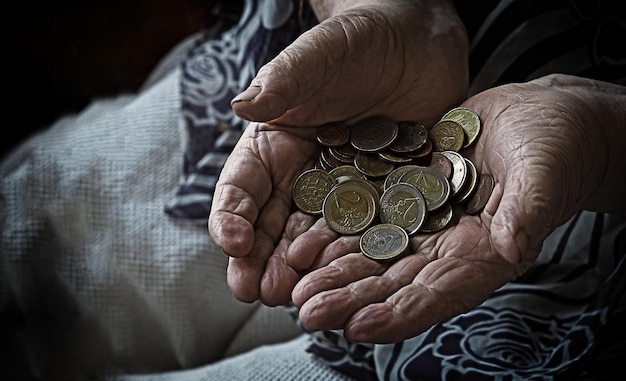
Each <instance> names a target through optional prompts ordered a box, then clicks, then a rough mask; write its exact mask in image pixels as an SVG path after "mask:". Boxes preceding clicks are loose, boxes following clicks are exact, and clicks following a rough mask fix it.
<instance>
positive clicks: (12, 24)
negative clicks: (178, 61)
mask: <svg viewBox="0 0 626 381" xmlns="http://www.w3.org/2000/svg"><path fill="white" fill-rule="evenodd" d="M219 8H220V4H219V2H218V1H211V0H130V1H129V0H126V1H121V0H65V1H57V2H50V1H40V0H37V1H34V2H16V3H14V5H13V6H12V7H9V8H8V10H6V11H5V12H3V14H4V18H5V21H4V23H3V29H5V28H6V30H5V33H4V36H8V46H7V49H6V50H5V52H4V55H3V56H4V57H5V58H4V61H5V64H6V65H8V69H9V70H8V71H6V72H5V73H6V76H5V80H4V81H3V82H4V84H5V86H4V89H5V91H4V92H5V94H4V95H5V96H4V99H7V101H5V102H8V104H6V108H5V110H6V113H7V114H5V117H6V119H5V120H8V121H10V122H9V123H8V124H5V125H4V126H3V130H4V131H3V138H2V139H1V144H0V153H1V154H2V155H4V154H6V152H7V151H8V150H9V149H11V148H13V147H15V145H17V144H18V143H19V142H20V141H22V140H24V139H25V138H26V137H28V136H30V135H31V134H32V133H34V132H36V131H39V130H41V129H43V128H45V127H46V126H49V125H50V124H51V123H53V122H54V121H55V120H57V119H58V118H59V117H60V116H62V115H64V114H66V113H75V112H78V111H80V110H81V109H83V108H84V107H85V106H86V105H87V104H88V103H89V102H90V101H91V100H92V99H93V98H97V97H100V96H108V95H115V94H120V93H124V92H129V91H135V90H137V88H138V87H139V86H140V85H141V84H142V82H143V81H144V80H145V79H146V78H147V76H148V75H149V73H150V71H151V70H152V69H153V68H154V67H155V65H156V64H157V63H158V62H159V60H160V59H161V58H162V57H163V56H164V55H165V54H166V53H167V52H168V51H169V50H170V49H171V48H172V47H174V46H175V45H176V44H177V43H178V42H180V41H182V40H183V39H184V38H185V37H187V36H189V35H191V34H193V33H195V32H197V31H199V30H201V29H202V28H204V27H206V26H207V23H208V22H209V21H210V18H211V17H212V15H213V14H214V13H215V12H217V11H218V9H219ZM5 38H6V37H5ZM5 41H6V40H5Z"/></svg>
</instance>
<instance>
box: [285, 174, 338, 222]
mask: <svg viewBox="0 0 626 381" xmlns="http://www.w3.org/2000/svg"><path fill="white" fill-rule="evenodd" d="M334 185H335V179H334V178H333V177H332V176H331V175H330V174H329V173H328V172H326V171H324V170H321V169H316V168H313V169H309V170H307V171H304V172H303V173H302V174H300V176H298V178H297V179H296V181H295V182H294V185H293V188H292V197H293V201H294V203H295V204H296V206H297V207H298V209H300V210H301V211H303V212H304V213H308V214H312V215H319V214H322V207H323V204H324V199H325V198H326V195H328V192H330V190H331V189H332V187H333V186H334Z"/></svg>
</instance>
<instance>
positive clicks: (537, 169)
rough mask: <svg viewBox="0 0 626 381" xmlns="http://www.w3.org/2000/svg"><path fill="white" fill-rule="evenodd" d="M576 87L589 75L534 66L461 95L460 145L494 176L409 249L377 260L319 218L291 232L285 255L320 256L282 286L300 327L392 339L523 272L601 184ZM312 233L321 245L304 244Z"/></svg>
mask: <svg viewBox="0 0 626 381" xmlns="http://www.w3.org/2000/svg"><path fill="white" fill-rule="evenodd" d="M587 86H589V87H593V84H590V82H585V81H582V84H581V83H579V81H578V80H577V79H574V78H571V77H545V78H542V79H540V80H537V81H534V82H530V83H527V84H515V85H507V86H502V87H499V88H495V89H492V90H489V91H486V92H484V93H481V94H478V95H476V96H474V97H472V98H471V99H469V100H467V101H466V102H465V103H464V104H463V105H464V106H466V107H469V108H471V109H473V110H475V111H477V112H478V114H479V115H480V116H481V119H482V122H483V131H482V135H481V136H480V138H479V140H478V141H477V142H476V143H475V145H474V146H473V147H472V148H471V150H469V151H468V152H464V154H465V155H466V156H468V157H469V158H470V159H471V160H472V161H473V162H474V163H475V164H476V166H477V168H478V169H479V171H480V172H482V173H490V174H492V175H493V176H494V178H495V181H496V186H495V189H494V192H493V194H492V196H491V198H490V200H489V202H488V204H487V206H486V207H485V209H484V211H483V212H482V213H481V214H480V215H477V216H470V215H467V214H464V213H463V212H461V211H460V210H457V211H456V212H458V213H457V216H459V217H458V219H457V220H456V221H455V222H454V224H453V225H452V226H450V227H449V228H447V229H445V230H443V231H440V232H437V233H434V234H423V233H420V234H417V235H415V236H414V237H413V238H412V239H411V248H412V254H411V255H408V256H406V257H404V258H402V259H400V260H398V261H397V262H395V263H393V264H391V265H385V264H381V263H377V262H375V261H372V260H369V259H367V258H366V257H364V256H363V255H362V254H361V253H359V250H358V246H356V247H352V248H350V249H347V250H346V247H345V245H343V244H340V245H336V244H335V243H334V242H333V243H331V242H330V239H329V238H328V234H327V232H325V231H324V229H323V228H320V229H317V230H311V231H309V232H306V233H304V234H301V235H299V236H298V237H297V238H296V239H295V240H294V241H293V243H292V245H291V247H289V248H287V249H286V251H287V252H288V255H285V258H287V259H288V261H287V262H288V263H290V264H291V266H292V267H293V268H298V267H299V266H300V264H301V263H307V264H311V265H313V266H314V267H315V266H317V267H319V268H318V269H317V270H314V271H312V272H310V273H308V274H307V275H306V276H304V277H303V278H302V280H301V281H300V282H299V283H298V284H297V286H296V287H295V289H294V291H293V300H294V303H295V304H296V305H298V306H300V307H301V309H300V319H301V321H302V323H303V324H304V326H305V327H306V328H309V329H313V330H318V329H319V330H324V329H344V334H345V336H346V337H347V338H348V339H349V340H352V341H356V342H378V343H385V342H397V341H400V340H402V339H405V338H409V337H412V336H415V335H417V334H419V333H421V332H423V331H425V330H426V329H428V328H429V327H430V326H432V325H433V324H435V323H438V322H442V321H445V320H447V319H449V318H451V317H453V316H455V315H457V314H460V313H463V312H466V311H468V310H469V309H471V308H473V307H475V306H477V305H478V304H480V303H481V302H482V301H484V300H485V299H486V298H488V297H489V295H490V294H491V293H492V292H493V291H494V290H496V289H497V288H498V287H500V286H502V285H504V284H505V283H506V282H508V281H510V280H513V279H515V278H516V277H517V276H519V275H520V274H522V273H524V272H525V271H526V270H527V269H528V268H529V267H530V266H531V265H532V264H533V262H534V261H535V259H536V257H537V255H538V253H539V251H540V250H541V247H542V243H543V241H544V239H545V238H546V237H547V236H548V234H550V233H551V232H552V231H553V230H554V229H555V228H556V227H557V226H559V225H561V224H562V223H564V222H565V221H566V220H567V219H569V218H570V217H571V216H573V215H574V214H575V213H576V212H577V211H578V210H579V209H580V208H582V207H584V206H585V205H586V204H593V201H592V200H591V198H593V197H591V195H593V194H595V193H596V192H599V191H600V188H601V187H602V185H601V184H602V183H603V181H604V180H603V178H602V176H603V175H605V172H604V171H603V170H602V169H603V168H608V164H607V160H608V158H607V156H608V153H607V151H608V150H607V147H609V146H610V145H609V144H608V142H607V141H606V137H605V135H603V134H602V133H601V132H599V131H597V130H594V128H593V127H594V126H597V125H598V123H597V122H599V120H598V119H597V118H598V115H597V114H598V113H593V112H591V110H590V109H589V108H588V107H589V105H590V103H592V102H593V101H591V99H594V98H591V97H589V98H588V100H586V99H585V97H584V96H581V95H580V94H581V93H582V91H580V88H586V87H587ZM579 87H580V88H579ZM623 91H624V90H623V89H622V92H623ZM623 98H624V94H623V93H622V99H623ZM622 136H624V135H622ZM620 160H621V163H622V164H621V168H622V169H623V168H624V164H623V163H624V160H623V159H620ZM598 172H600V173H598ZM622 173H623V172H622ZM613 181H615V180H613ZM619 181H621V182H622V185H623V180H619ZM623 190H624V189H622V191H623ZM623 204H624V203H623V202H622V208H623ZM326 230H327V228H326ZM318 232H321V233H318ZM320 241H322V242H326V243H329V246H327V247H326V248H324V249H323V250H319V251H318V252H314V250H315V248H316V247H319V242H320ZM305 248H308V249H305ZM329 262H330V264H328V265H327V266H324V265H325V264H326V263H329Z"/></svg>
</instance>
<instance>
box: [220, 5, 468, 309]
mask: <svg viewBox="0 0 626 381" xmlns="http://www.w3.org/2000/svg"><path fill="white" fill-rule="evenodd" d="M344 3H348V2H344ZM353 3H360V4H359V6H360V7H352V8H350V9H347V10H345V11H342V12H340V13H339V14H338V15H336V16H333V17H330V18H327V19H325V20H324V21H323V22H321V23H320V24H319V25H317V26H316V27H314V28H312V29H311V30H310V31H308V32H306V33H304V34H303V35H302V36H300V38H298V39H297V40H296V41H295V42H294V43H293V44H292V45H290V46H289V47H288V48H287V49H285V50H284V51H283V52H282V53H281V54H280V55H279V56H277V57H276V58H275V59H274V60H272V61H271V62H270V63H268V64H267V65H266V66H264V67H262V68H261V69H260V70H259V73H258V75H257V76H256V78H255V79H254V80H253V81H252V84H251V86H250V88H249V90H248V91H244V93H242V94H240V95H239V96H237V97H235V99H234V100H233V102H232V105H233V110H234V112H235V113H236V114H237V115H239V116H241V117H243V118H245V119H248V120H257V121H259V120H260V121H271V126H270V125H269V124H265V123H252V124H251V125H250V126H248V128H247V129H246V132H245V133H244V136H243V137H242V138H241V140H240V141H239V143H238V144H237V146H236V147H235V149H234V151H233V153H232V155H231V156H230V157H229V159H228V161H227V163H226V164H225V167H224V170H223V171H222V174H221V176H220V179H219V182H218V184H217V186H216V191H215V194H214V202H213V206H212V212H211V215H210V220H209V232H210V234H211V236H212V237H213V239H214V241H215V242H216V243H217V244H218V245H219V246H220V247H222V249H223V250H224V252H225V253H226V254H228V255H230V256H231V257H232V258H231V260H230V264H229V267H228V282H229V285H230V287H231V289H232V290H233V293H234V294H235V296H236V297H237V298H239V299H241V300H243V301H254V300H257V299H261V300H262V301H263V302H265V303H267V304H271V305H275V304H282V303H285V302H286V301H288V300H289V299H290V296H289V293H290V287H287V286H283V283H284V284H287V285H289V284H292V283H293V282H294V281H295V279H297V278H298V277H299V275H298V274H296V273H294V272H293V270H292V269H291V268H289V267H288V266H287V267H286V266H284V263H283V261H282V260H281V259H280V258H279V257H276V256H272V253H273V252H274V249H275V246H276V244H277V243H278V242H279V240H280V239H281V235H282V233H283V230H284V228H285V224H286V221H287V218H288V217H289V215H290V214H291V212H292V210H293V209H292V203H291V187H292V184H293V182H294V180H295V178H296V177H297V176H298V175H299V174H300V173H301V172H302V171H304V170H305V169H308V168H311V167H313V165H314V163H315V161H316V160H317V157H318V155H319V145H318V143H316V142H315V135H316V131H317V127H318V126H319V125H321V124H323V123H326V122H332V121H345V122H346V123H350V122H351V121H356V120H359V119H363V118H365V117H367V116H370V115H375V114H384V115H387V116H389V117H391V118H394V119H397V120H416V121H420V122H422V123H425V124H426V125H432V124H433V123H434V122H435V121H436V120H438V119H439V118H440V116H441V115H442V114H443V113H444V112H445V111H447V110H448V109H450V108H451V107H453V106H454V105H456V104H458V103H459V102H461V101H462V100H463V99H464V98H465V97H466V94H467V88H468V71H467V50H468V42H467V35H466V33H465V28H464V26H463V25H462V23H461V21H460V20H459V18H458V17H457V15H456V13H455V11H454V8H453V7H452V6H451V4H450V3H449V2H447V1H441V2H432V3H433V4H429V5H423V4H422V2H420V1H412V0H411V1H406V0H394V1H388V2H367V1H354V2H353ZM369 3H371V4H369ZM418 19H420V20H422V21H421V22H419V23H416V22H415V20H418ZM440 25H442V26H440ZM373 52H376V54H373ZM379 52H381V53H379ZM433 78H438V80H433ZM259 90H261V91H260V93H259ZM250 92H252V93H253V94H254V97H251V93H250ZM287 126H296V127H297V128H295V127H294V128H289V127H287ZM300 217H301V221H300V220H298V217H293V221H292V222H290V224H297V225H298V229H299V230H297V231H294V232H293V237H295V236H296V235H297V234H298V233H299V232H304V231H306V230H307V229H308V228H309V226H310V225H311V224H313V223H314V220H313V219H311V218H310V217H308V218H307V217H306V216H300ZM289 230H290V231H291V230H293V229H289ZM281 245H285V243H281ZM263 273H265V274H266V275H265V276H264V277H263V278H262V277H261V274H263ZM269 274H274V275H269ZM279 275H280V276H279ZM279 279H280V280H279ZM278 289H284V290H285V291H284V292H282V293H277V292H276V290H278Z"/></svg>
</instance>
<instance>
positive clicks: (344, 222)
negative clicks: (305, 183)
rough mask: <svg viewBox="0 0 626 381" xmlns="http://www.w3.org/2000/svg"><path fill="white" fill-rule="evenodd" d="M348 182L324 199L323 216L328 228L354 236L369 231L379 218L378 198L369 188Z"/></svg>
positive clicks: (342, 183)
mask: <svg viewBox="0 0 626 381" xmlns="http://www.w3.org/2000/svg"><path fill="white" fill-rule="evenodd" d="M353 182H358V180H348V181H344V182H341V183H339V184H337V185H335V186H334V187H333V188H332V189H331V190H330V192H329V193H328V196H326V198H325V199H324V204H323V207H322V214H323V216H324V218H325V219H326V223H327V224H328V227H330V228H331V229H332V230H334V231H336V232H337V233H339V234H345V235H352V234H357V233H360V232H362V231H364V230H365V229H367V228H368V227H369V226H370V225H371V224H372V222H373V221H374V219H375V218H376V217H378V198H376V199H375V198H374V197H375V196H374V195H373V194H372V191H371V190H369V189H368V188H367V187H363V186H361V185H358V184H354V183H353Z"/></svg>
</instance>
